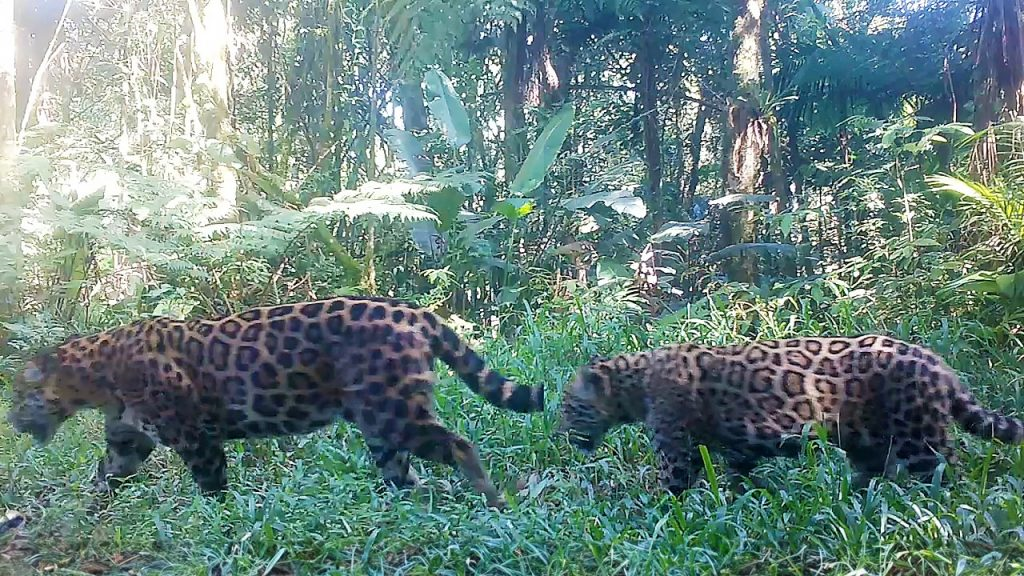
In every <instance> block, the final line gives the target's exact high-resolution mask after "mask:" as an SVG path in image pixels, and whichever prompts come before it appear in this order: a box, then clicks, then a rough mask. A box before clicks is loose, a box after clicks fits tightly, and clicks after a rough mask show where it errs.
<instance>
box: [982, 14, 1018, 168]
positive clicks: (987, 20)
mask: <svg viewBox="0 0 1024 576" xmlns="http://www.w3.org/2000/svg"><path fill="white" fill-rule="evenodd" d="M979 20H980V22H981V25H980V27H979V28H980V30H979V34H978V43H977V49H976V51H975V52H976V54H977V59H976V60H975V71H974V73H975V81H974V87H975V88H974V129H975V130H985V129H987V128H989V127H990V126H992V125H993V124H995V123H998V122H1000V121H1003V120H1008V119H1011V118H1013V117H1015V116H1018V115H1020V114H1022V113H1024V35H1022V22H1021V0H985V1H984V2H982V8H981V14H980V17H979ZM998 168H999V158H998V150H997V149H996V140H995V137H994V136H993V135H992V134H988V135H986V137H984V138H982V139H981V140H979V141H978V143H977V144H976V145H975V147H974V151H973V153H972V158H971V171H972V173H973V174H974V175H975V176H976V177H978V178H981V179H983V180H988V179H990V178H991V177H992V176H993V175H994V174H995V172H996V170H998Z"/></svg>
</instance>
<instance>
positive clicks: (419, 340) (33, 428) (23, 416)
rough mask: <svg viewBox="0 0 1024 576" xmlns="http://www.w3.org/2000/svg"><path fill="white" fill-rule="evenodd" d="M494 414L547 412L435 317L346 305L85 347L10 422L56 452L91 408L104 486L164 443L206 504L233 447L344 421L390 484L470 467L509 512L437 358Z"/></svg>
mask: <svg viewBox="0 0 1024 576" xmlns="http://www.w3.org/2000/svg"><path fill="white" fill-rule="evenodd" d="M435 357H437V358H440V359H441V360H442V361H444V362H445V363H446V364H448V365H449V366H451V367H452V369H453V370H454V371H455V372H456V373H458V375H459V376H460V377H461V378H462V380H463V381H464V382H465V383H466V384H467V385H468V386H469V388H470V389H471V390H472V391H473V392H476V393H478V394H480V395H482V396H483V397H484V398H485V399H486V400H487V401H488V402H490V403H491V404H493V405H495V406H497V407H500V408H506V409H510V410H513V411H516V412H536V411H540V410H543V408H544V389H543V387H535V388H531V387H528V386H520V385H518V384H516V383H514V382H512V381H510V380H508V379H506V378H505V377H503V376H502V375H501V374H499V373H498V372H495V371H493V370H490V369H488V368H487V367H486V366H485V365H484V361H483V360H482V359H481V358H480V356H478V355H477V354H476V352H474V351H473V350H472V349H471V348H470V347H469V346H467V345H466V343H465V342H464V341H463V340H462V339H460V338H459V337H458V335H456V334H455V332H454V331H452V329H451V328H449V327H448V326H447V325H445V324H444V323H442V322H441V321H440V320H439V319H438V317H437V316H436V315H434V314H433V313H432V312H430V311H428V310H425V309H422V308H419V307H417V306H413V305H411V304H407V303H403V302H401V301H398V300H392V299H386V298H371V297H338V298H331V299H325V300H317V301H311V302H302V303H297V304H284V305H277V306H263V307H258V308H253V309H251V310H247V311H245V312H241V313H237V314H232V315H229V316H224V317H222V318H218V319H213V320H207V319H196V320H189V321H180V320H172V319H170V318H153V319H145V320H140V321H137V322H135V323H133V324H130V325H126V326H121V327H117V328H112V329H110V330H106V331H104V332H100V333H98V334H94V335H92V336H86V337H76V338H72V339H70V340H68V341H66V342H64V343H63V344H61V345H60V346H58V347H57V348H56V349H54V350H46V351H43V352H42V353H40V354H38V355H37V356H35V357H34V358H33V359H32V360H30V361H29V362H28V363H27V364H26V366H25V368H24V370H23V371H22V372H21V374H20V375H19V377H18V378H16V380H15V383H14V396H15V400H14V406H13V408H12V410H11V411H10V414H9V420H10V422H11V423H12V425H13V426H14V428H15V429H16V430H18V431H19V432H27V433H29V434H31V435H32V436H34V437H35V438H36V439H37V441H38V442H40V443H43V444H45V443H47V442H49V440H50V439H51V438H52V437H53V435H54V434H55V433H56V431H57V429H58V428H59V427H60V425H61V424H62V423H63V422H64V421H65V420H67V418H69V417H70V416H71V415H73V414H74V413H75V412H76V411H78V410H79V409H82V408H98V409H100V410H102V411H103V412H104V414H105V415H106V455H105V457H104V459H103V461H102V462H101V463H100V465H99V469H98V481H99V482H100V483H101V484H103V485H106V484H107V483H108V481H111V482H112V481H115V480H117V479H121V478H124V477H125V476H128V475H130V474H133V473H134V472H135V471H136V470H137V469H138V467H139V466H140V465H141V464H142V463H143V461H145V460H146V458H147V457H148V456H149V454H150V452H151V451H152V450H153V448H154V445H155V444H157V443H160V444H165V445H167V446H169V447H171V448H173V449H174V450H175V451H176V452H177V453H178V455H180V456H181V458H182V459H183V460H184V462H185V463H186V464H187V465H188V466H189V469H190V471H191V473H192V476H193V478H194V479H195V481H196V483H197V484H198V485H199V486H200V488H201V489H203V490H204V491H205V492H208V493H210V492H214V493H216V492H221V491H223V489H224V488H225V487H226V484H227V475H226V458H225V453H224V449H223V443H224V441H226V440H231V439H238V438H254V437H266V436H277V435H291V434H305V433H308V432H312V431H314V430H316V429H318V428H322V427H324V426H326V425H328V424H329V423H331V422H334V421H335V420H337V419H338V417H339V416H340V417H341V418H344V419H345V420H347V421H348V422H352V423H354V424H355V425H356V426H358V427H359V429H360V430H361V431H362V433H363V436H364V438H365V439H366V443H367V445H368V447H369V449H370V452H371V454H372V455H373V458H374V460H375V462H376V464H377V466H378V467H380V469H381V470H382V471H383V475H384V479H385V480H386V481H387V482H389V483H391V484H395V485H399V486H415V485H419V483H420V482H419V479H418V478H417V476H416V473H415V472H414V471H413V470H411V469H410V467H409V463H410V462H409V458H410V455H416V456H418V457H420V458H424V459H427V460H431V461H435V462H440V463H444V464H448V465H451V466H457V467H458V468H460V469H461V471H462V472H463V474H465V475H466V477H468V479H469V480H470V482H471V483H472V485H473V487H474V488H475V489H476V490H477V491H478V492H479V493H482V494H483V495H485V496H486V499H487V502H488V503H489V504H490V505H492V506H496V507H502V506H504V500H503V499H502V498H501V496H499V494H498V492H497V490H496V489H495V487H494V485H493V484H492V483H491V480H490V478H489V476H488V474H487V472H486V471H485V470H484V468H483V466H482V465H481V463H480V459H479V457H478V455H477V451H476V449H475V448H474V447H473V445H472V444H470V443H469V442H468V441H467V440H466V439H464V438H462V437H461V436H459V435H457V434H455V433H453V432H451V431H449V430H448V429H447V428H445V427H444V425H442V424H441V422H439V421H438V419H437V417H436V415H435V412H434V397H433V390H434V384H435V381H436V376H435V374H434V371H433V360H434V358H435Z"/></svg>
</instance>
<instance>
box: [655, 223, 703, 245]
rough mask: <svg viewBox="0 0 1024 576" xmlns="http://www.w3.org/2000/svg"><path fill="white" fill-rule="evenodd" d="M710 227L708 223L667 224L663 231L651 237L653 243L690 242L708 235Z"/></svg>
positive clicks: (662, 228)
mask: <svg viewBox="0 0 1024 576" xmlns="http://www.w3.org/2000/svg"><path fill="white" fill-rule="evenodd" d="M708 230H709V226H708V223H707V222H700V223H698V222H666V223H665V225H664V226H662V227H661V230H658V231H657V232H655V233H654V234H653V235H652V236H651V242H653V243H655V244H657V243H659V242H668V241H670V240H688V239H689V238H690V237H692V236H696V235H698V234H707V233H708Z"/></svg>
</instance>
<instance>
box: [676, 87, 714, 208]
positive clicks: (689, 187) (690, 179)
mask: <svg viewBox="0 0 1024 576" xmlns="http://www.w3.org/2000/svg"><path fill="white" fill-rule="evenodd" d="M709 112H710V108H708V106H707V105H705V104H703V103H701V104H698V105H697V118H696V119H695V120H694V122H693V132H692V133H691V134H690V171H689V173H688V174H687V175H686V187H685V189H684V190H683V211H684V212H685V213H687V214H689V212H690V210H691V209H693V197H694V196H696V195H697V186H698V185H699V184H700V157H701V153H702V151H703V150H702V148H703V145H704V128H705V127H706V126H707V123H708V114H709Z"/></svg>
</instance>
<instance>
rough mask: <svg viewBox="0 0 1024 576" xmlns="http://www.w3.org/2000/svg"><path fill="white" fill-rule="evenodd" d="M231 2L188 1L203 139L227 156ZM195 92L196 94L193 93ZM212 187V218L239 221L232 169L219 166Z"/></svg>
mask: <svg viewBox="0 0 1024 576" xmlns="http://www.w3.org/2000/svg"><path fill="white" fill-rule="evenodd" d="M229 2H230V0H188V11H189V17H190V18H191V20H192V38H191V40H192V56H193V61H194V67H195V71H196V76H195V82H196V88H199V90H198V92H199V94H197V96H200V97H202V98H203V99H204V100H205V101H206V102H207V103H208V104H209V105H207V106H202V107H200V109H201V112H200V117H199V121H200V125H201V126H202V130H203V136H205V137H206V138H208V139H210V140H213V141H220V142H222V147H223V149H224V150H225V151H226V152H230V150H231V147H230V146H228V144H227V143H226V142H224V140H225V138H226V137H227V136H228V135H229V134H230V132H231V66H230V62H229V60H228V57H229V56H228V46H229V45H230V42H231V20H230V17H229V14H230V9H229V6H228V3H229ZM194 91H195V90H194ZM211 180H212V181H211V185H212V187H213V189H214V193H215V195H216V198H217V206H216V208H214V210H213V213H212V214H211V215H210V216H211V218H212V219H213V220H214V221H220V222H223V221H231V220H234V219H236V218H237V211H236V201H237V196H238V181H237V178H236V176H235V173H234V171H232V169H231V167H229V166H226V165H224V164H223V163H220V162H218V163H217V166H216V167H215V168H214V173H213V176H212V178H211Z"/></svg>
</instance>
